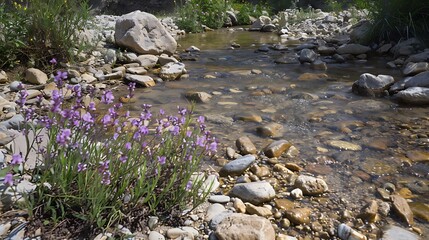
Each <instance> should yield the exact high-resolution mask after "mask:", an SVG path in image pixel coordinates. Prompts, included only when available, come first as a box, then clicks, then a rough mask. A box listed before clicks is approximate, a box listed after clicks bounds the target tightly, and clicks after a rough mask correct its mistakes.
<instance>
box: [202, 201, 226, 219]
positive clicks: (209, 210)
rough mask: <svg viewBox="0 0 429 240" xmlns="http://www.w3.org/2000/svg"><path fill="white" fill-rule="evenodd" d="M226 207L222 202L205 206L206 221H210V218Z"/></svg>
mask: <svg viewBox="0 0 429 240" xmlns="http://www.w3.org/2000/svg"><path fill="white" fill-rule="evenodd" d="M225 210H226V209H225V207H224V206H223V205H222V204H219V203H215V204H212V205H210V206H209V207H208V208H207V213H206V217H205V219H206V221H210V220H211V219H213V218H214V217H215V216H216V215H218V214H219V213H222V212H224V211H225Z"/></svg>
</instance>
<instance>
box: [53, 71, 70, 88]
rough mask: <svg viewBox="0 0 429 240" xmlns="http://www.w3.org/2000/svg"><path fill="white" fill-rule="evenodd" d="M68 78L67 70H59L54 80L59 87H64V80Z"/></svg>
mask: <svg viewBox="0 0 429 240" xmlns="http://www.w3.org/2000/svg"><path fill="white" fill-rule="evenodd" d="M67 78H68V75H67V72H61V71H58V72H57V75H55V77H54V82H55V84H56V85H57V87H58V88H63V86H64V80H66V79H67Z"/></svg>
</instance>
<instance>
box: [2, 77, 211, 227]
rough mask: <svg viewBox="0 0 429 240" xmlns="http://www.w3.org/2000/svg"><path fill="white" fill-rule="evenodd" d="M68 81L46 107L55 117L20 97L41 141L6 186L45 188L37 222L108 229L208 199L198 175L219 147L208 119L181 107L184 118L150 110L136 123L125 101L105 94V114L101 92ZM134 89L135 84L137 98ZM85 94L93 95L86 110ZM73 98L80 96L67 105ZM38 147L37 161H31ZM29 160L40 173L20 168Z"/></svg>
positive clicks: (35, 199)
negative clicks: (26, 180) (25, 182)
mask: <svg viewBox="0 0 429 240" xmlns="http://www.w3.org/2000/svg"><path fill="white" fill-rule="evenodd" d="M66 78H67V74H66V73H63V72H58V73H57V75H56V76H55V82H56V84H57V86H58V89H59V90H54V91H53V93H52V100H51V104H50V106H47V107H45V108H42V109H41V111H42V112H49V114H47V115H36V114H35V113H36V111H37V110H36V109H34V108H33V107H27V106H26V105H25V102H26V97H27V95H28V94H27V91H26V90H25V89H22V90H21V91H19V93H18V96H19V97H18V100H17V104H18V105H19V106H20V107H21V112H22V113H23V115H24V116H25V124H24V128H23V129H22V133H23V134H24V136H28V134H29V133H30V132H32V133H34V134H35V136H36V137H35V138H34V139H29V138H27V150H28V151H27V152H23V153H21V154H20V153H14V155H13V159H12V161H11V162H10V166H9V168H8V170H9V172H8V173H7V175H6V177H5V184H6V185H9V186H13V185H14V184H15V182H16V181H19V180H20V179H21V177H22V176H23V175H27V176H28V175H29V176H31V182H33V183H34V184H35V185H36V186H37V187H36V190H35V191H34V192H32V193H30V194H29V195H28V196H26V199H27V203H28V206H27V207H28V208H29V210H30V213H32V215H33V216H35V217H39V218H43V219H51V220H52V221H53V222H54V223H58V221H60V220H64V219H74V220H76V219H80V220H83V221H85V222H86V223H89V225H90V226H97V227H100V228H105V227H109V226H111V225H112V224H116V223H119V222H124V221H126V220H125V219H133V221H137V222H138V219H141V218H143V217H147V214H149V213H151V214H155V213H156V214H159V215H161V216H162V214H169V213H170V212H172V211H174V210H179V209H182V208H183V207H185V206H188V204H189V203H191V206H196V205H198V204H199V203H201V201H202V200H204V198H205V197H206V196H207V194H208V190H207V186H206V188H204V187H202V185H203V183H204V180H205V179H204V178H203V176H202V175H195V173H196V172H198V171H199V170H200V163H201V160H202V159H203V158H204V157H205V156H209V155H212V154H214V152H216V147H217V143H216V140H215V138H214V137H212V136H211V135H210V132H209V131H208V130H207V129H206V126H205V124H204V117H198V119H197V122H196V124H194V119H193V118H194V116H193V114H192V110H188V109H185V108H179V112H178V115H176V116H174V115H166V114H165V113H164V111H163V110H160V111H159V114H157V117H158V118H157V119H155V116H154V115H155V113H153V112H152V111H151V106H150V105H147V104H144V105H143V106H142V109H143V110H142V112H141V114H140V115H139V116H135V117H131V116H130V114H129V112H125V111H124V110H123V107H122V105H121V104H120V103H116V104H114V96H113V95H112V92H111V91H105V92H103V94H102V96H101V103H100V104H99V106H100V108H107V112H106V113H105V114H102V113H101V112H102V111H100V110H98V109H96V108H95V101H96V100H95V98H94V89H81V87H80V85H74V86H71V85H69V86H65V84H64V80H65V79H66ZM134 88H135V84H131V85H130V87H129V90H130V93H129V97H132V94H133V90H134ZM85 91H88V92H89V96H91V100H90V101H89V102H87V105H86V106H85V105H84V101H83V96H84V92H85ZM70 93H72V94H73V96H74V97H73V98H71V99H69V100H66V95H69V94H70ZM31 119H37V121H31ZM30 135H31V134H30ZM32 149H34V150H36V151H37V158H36V159H29V155H28V153H29V151H30V150H32ZM29 161H35V162H36V166H35V168H34V169H32V170H22V169H27V168H25V167H24V168H19V169H21V170H19V169H18V168H17V166H23V165H26V164H28V163H29ZM204 184H206V185H207V183H204ZM208 187H209V188H211V186H208ZM204 189H205V190H204ZM136 219H137V220H136Z"/></svg>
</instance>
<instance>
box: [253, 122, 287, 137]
mask: <svg viewBox="0 0 429 240" xmlns="http://www.w3.org/2000/svg"><path fill="white" fill-rule="evenodd" d="M282 130H283V125H281V124H278V123H268V124H266V125H264V126H260V127H257V128H256V132H257V133H258V134H259V135H260V136H262V137H273V136H278V135H280V134H281V131H282Z"/></svg>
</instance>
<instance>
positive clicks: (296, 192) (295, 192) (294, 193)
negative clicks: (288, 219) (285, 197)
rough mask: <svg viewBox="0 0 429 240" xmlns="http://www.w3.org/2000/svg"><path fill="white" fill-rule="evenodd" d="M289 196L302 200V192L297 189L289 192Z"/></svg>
mask: <svg viewBox="0 0 429 240" xmlns="http://www.w3.org/2000/svg"><path fill="white" fill-rule="evenodd" d="M290 195H291V196H292V197H293V199H302V198H303V197H304V195H303V193H302V190H301V189H299V188H295V189H294V190H292V191H291V192H290Z"/></svg>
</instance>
